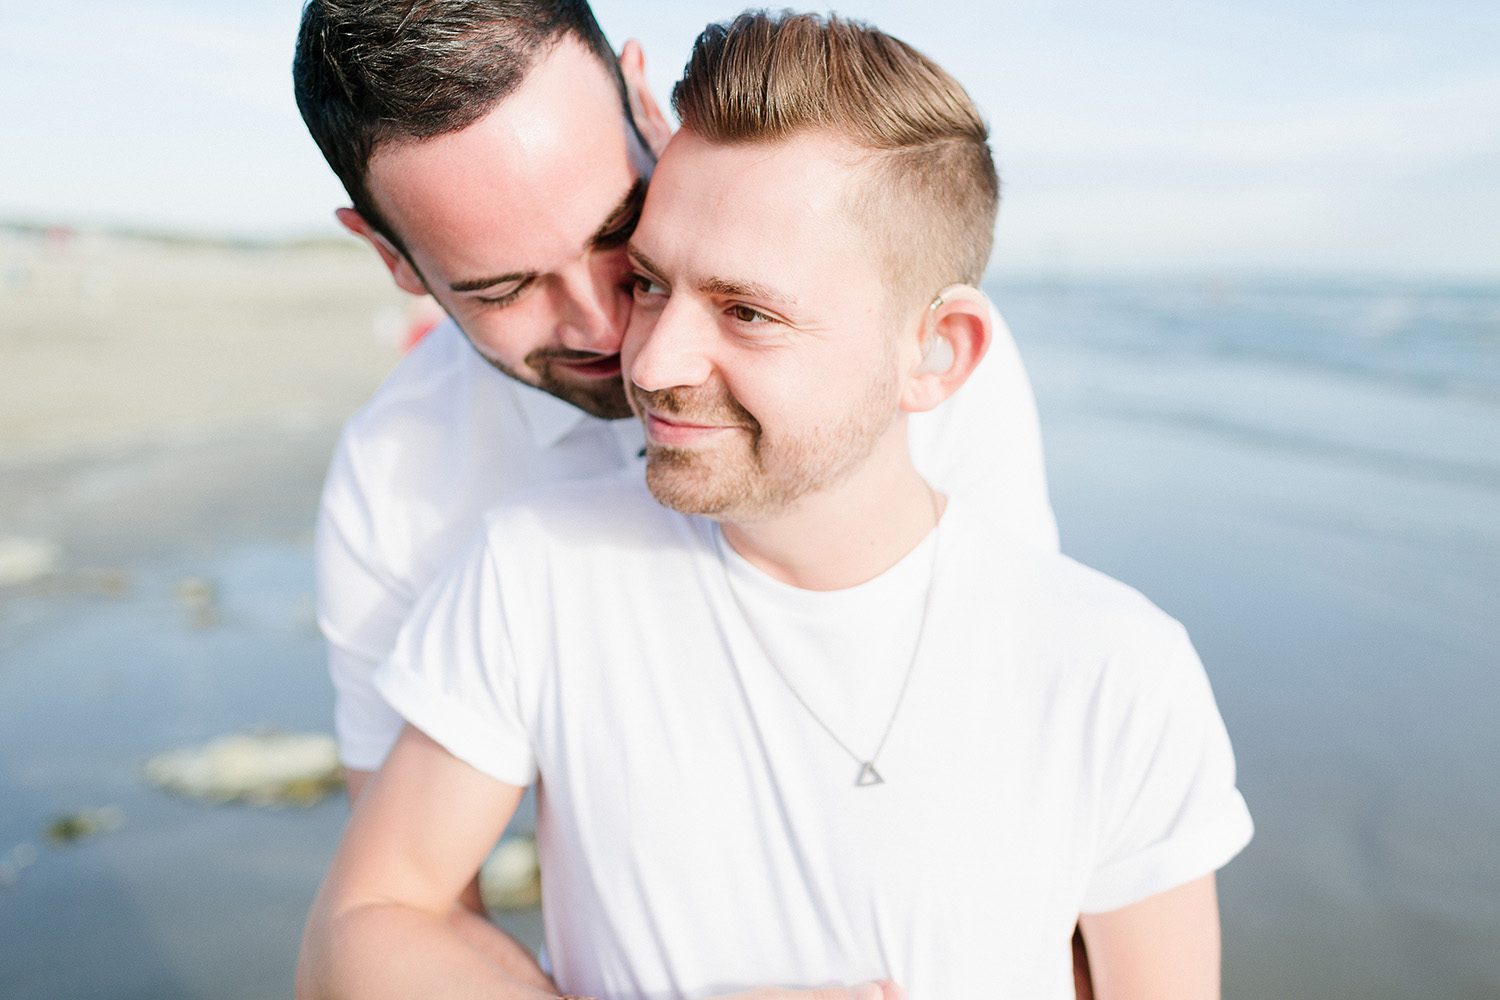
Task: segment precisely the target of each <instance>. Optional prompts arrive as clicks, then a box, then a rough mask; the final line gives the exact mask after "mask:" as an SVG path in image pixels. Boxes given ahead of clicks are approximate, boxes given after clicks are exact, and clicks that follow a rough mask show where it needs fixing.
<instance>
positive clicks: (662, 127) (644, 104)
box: [620, 38, 672, 156]
mask: <svg viewBox="0 0 1500 1000" xmlns="http://www.w3.org/2000/svg"><path fill="white" fill-rule="evenodd" d="M620 73H621V75H622V76H624V77H625V94H626V96H627V97H628V98H629V99H630V117H631V118H632V119H634V121H635V127H636V129H638V130H639V131H640V133H641V137H642V138H643V139H645V140H646V145H647V146H650V147H651V152H652V154H653V155H655V156H661V151H662V150H663V149H666V148H667V140H668V139H670V138H672V126H670V125H668V124H667V118H666V116H665V115H663V114H662V112H661V108H660V107H659V106H658V105H657V103H656V98H655V97H654V96H652V94H651V86H650V85H649V84H648V83H647V82H646V56H645V53H644V52H642V51H641V43H640V42H637V41H636V40H635V39H634V38H632V39H629V40H627V41H626V42H625V46H624V47H623V48H622V49H620Z"/></svg>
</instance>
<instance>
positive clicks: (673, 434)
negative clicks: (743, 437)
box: [643, 410, 741, 447]
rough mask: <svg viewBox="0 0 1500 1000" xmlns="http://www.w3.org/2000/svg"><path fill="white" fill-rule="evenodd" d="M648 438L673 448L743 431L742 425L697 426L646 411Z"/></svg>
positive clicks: (679, 419)
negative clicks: (730, 432)
mask: <svg viewBox="0 0 1500 1000" xmlns="http://www.w3.org/2000/svg"><path fill="white" fill-rule="evenodd" d="M643 423H644V424H645V425H646V437H648V438H649V439H650V440H651V441H652V442H654V443H656V444H661V445H669V446H672V447H683V446H686V445H693V444H698V443H701V442H703V441H705V440H707V439H708V438H711V437H713V436H714V435H716V434H719V433H721V432H723V431H732V430H738V429H741V425H740V424H695V423H692V422H690V421H686V420H684V419H683V418H681V417H663V416H661V415H659V414H657V413H654V412H652V411H649V410H648V411H646V414H645V420H644V421H643Z"/></svg>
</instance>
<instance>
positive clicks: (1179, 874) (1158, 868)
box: [1079, 790, 1255, 913]
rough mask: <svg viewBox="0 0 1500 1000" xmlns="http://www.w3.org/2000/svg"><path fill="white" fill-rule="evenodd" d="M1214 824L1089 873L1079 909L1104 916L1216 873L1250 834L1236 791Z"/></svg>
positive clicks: (1246, 811) (1245, 811)
mask: <svg viewBox="0 0 1500 1000" xmlns="http://www.w3.org/2000/svg"><path fill="white" fill-rule="evenodd" d="M1231 794H1232V798H1231V799H1230V800H1228V801H1226V802H1225V803H1224V804H1223V806H1222V807H1221V808H1220V809H1219V810H1218V816H1217V818H1216V819H1215V820H1214V822H1212V823H1210V824H1206V825H1202V826H1196V827H1194V828H1192V829H1190V830H1185V831H1182V832H1179V833H1177V834H1175V835H1173V836H1171V837H1169V838H1168V839H1166V840H1163V841H1161V842H1160V843H1157V844H1154V845H1152V846H1151V847H1150V848H1148V849H1146V850H1145V851H1142V852H1140V853H1138V854H1136V855H1133V856H1132V857H1129V858H1125V859H1123V860H1121V861H1117V862H1114V863H1113V864H1110V865H1107V866H1105V867H1104V868H1101V869H1099V870H1098V871H1096V872H1095V873H1094V877H1093V878H1092V879H1091V880H1090V882H1089V887H1088V891H1087V892H1086V893H1085V895H1084V898H1083V905H1082V906H1081V907H1080V908H1079V909H1080V911H1081V912H1083V913H1107V912H1109V911H1110V910H1118V909H1120V908H1121V907H1122V906H1129V905H1130V904H1131V903H1138V902H1140V901H1141V900H1143V899H1146V898H1148V897H1150V896H1155V895H1156V894H1157V893H1161V892H1166V891H1167V890H1168V889H1175V888H1176V887H1177V886H1179V885H1185V884H1187V883H1188V882H1191V881H1193V880H1194V879H1196V878H1201V877H1202V876H1204V875H1207V874H1209V873H1210V872H1215V871H1218V870H1219V869H1220V868H1222V867H1224V865H1226V864H1228V863H1229V861H1230V859H1231V858H1233V857H1234V856H1235V855H1236V854H1238V853H1239V852H1240V851H1242V850H1243V849H1244V847H1245V845H1246V844H1248V843H1249V842H1250V837H1251V835H1252V834H1253V833H1254V829H1255V827H1254V824H1253V823H1252V822H1251V820H1250V810H1249V809H1247V808H1246V806H1245V800H1244V798H1242V797H1241V796H1240V793H1239V791H1238V790H1235V791H1233V792H1232V793H1231Z"/></svg>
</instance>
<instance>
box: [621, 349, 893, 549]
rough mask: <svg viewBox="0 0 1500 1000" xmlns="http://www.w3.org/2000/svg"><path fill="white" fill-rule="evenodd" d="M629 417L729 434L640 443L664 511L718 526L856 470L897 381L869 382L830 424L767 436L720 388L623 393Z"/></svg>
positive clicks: (779, 508) (888, 411)
mask: <svg viewBox="0 0 1500 1000" xmlns="http://www.w3.org/2000/svg"><path fill="white" fill-rule="evenodd" d="M629 393H630V400H631V404H632V406H633V407H634V408H635V411H636V415H637V416H641V415H643V414H644V412H645V411H646V409H648V408H649V409H651V410H654V411H656V412H658V413H662V414H665V415H668V416H679V417H682V418H684V420H685V421H686V422H688V423H701V424H705V425H718V426H729V427H732V428H734V429H733V430H730V431H728V432H727V434H726V435H725V438H726V439H725V440H722V441H720V442H718V443H717V445H716V446H713V447H709V448H702V449H699V448H679V447H673V446H669V445H659V444H655V443H653V442H651V441H650V440H649V439H648V440H647V442H646V486H647V487H648V488H649V489H650V490H651V495H652V496H653V497H655V498H656V500H657V502H658V503H660V504H661V505H662V506H664V507H669V508H671V509H672V510H675V511H679V512H681V513H683V514H700V515H703V516H706V517H711V518H713V519H715V520H718V521H729V522H749V521H759V520H765V519H768V518H771V517H775V516H777V515H779V514H781V513H783V512H785V511H786V510H787V509H788V508H789V507H791V506H792V505H793V504H795V503H796V502H797V501H798V500H800V499H801V498H802V497H804V496H806V495H808V494H809V493H813V492H816V491H818V490H822V489H826V488H827V487H830V486H833V485H835V484H836V483H838V482H839V481H840V480H842V479H844V478H845V477H847V476H848V475H849V474H850V473H852V472H853V471H854V470H855V469H856V468H858V467H859V465H861V464H862V463H863V462H864V460H865V459H866V458H868V457H869V456H870V453H871V452H873V451H874V449H875V445H876V443H877V442H878V441H879V440H880V438H881V436H882V435H883V434H884V433H885V431H886V430H887V429H888V428H889V427H890V426H891V424H892V423H893V422H894V421H895V419H896V412H897V408H896V405H895V402H894V399H895V393H896V374H895V372H894V370H893V369H892V368H891V367H890V366H886V367H885V368H883V369H882V371H881V373H880V376H879V377H877V378H875V379H872V380H871V382H870V383H869V385H868V387H867V389H866V391H865V394H864V396H863V397H861V398H860V400H859V403H858V405H857V406H855V407H854V408H852V409H851V410H850V411H849V412H847V413H846V414H844V415H843V417H842V419H840V420H839V421H838V422H836V423H834V424H831V425H815V426H813V427H810V428H807V429H804V430H801V431H798V432H795V433H791V432H788V433H780V434H774V435H773V434H768V433H767V432H766V431H765V430H764V429H763V428H762V427H761V425H760V422H759V421H757V420H756V419H755V417H754V416H752V415H751V414H750V412H749V411H748V410H746V409H745V408H744V407H743V406H742V405H740V403H739V401H738V400H736V399H735V398H734V396H733V395H732V394H731V393H730V392H729V390H728V388H727V387H725V386H724V384H723V383H722V382H721V381H718V380H715V382H714V383H710V384H705V385H702V386H693V387H677V388H672V389H663V390H656V391H649V392H648V391H646V390H644V389H641V388H640V387H639V386H636V385H633V384H632V385H630V386H629Z"/></svg>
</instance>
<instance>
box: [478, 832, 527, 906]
mask: <svg viewBox="0 0 1500 1000" xmlns="http://www.w3.org/2000/svg"><path fill="white" fill-rule="evenodd" d="M479 895H480V898H482V899H483V900H484V905H485V908H486V909H488V910H521V909H526V908H527V907H531V906H538V905H540V904H541V902H542V870H541V866H540V865H539V864H538V863H537V856H536V839H535V838H533V837H527V836H521V835H517V836H512V837H506V838H505V839H504V840H502V841H500V843H499V844H497V845H495V849H494V850H493V851H491V852H490V856H489V857H488V858H487V859H486V860H485V862H484V866H483V867H481V868H480V869H479Z"/></svg>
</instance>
